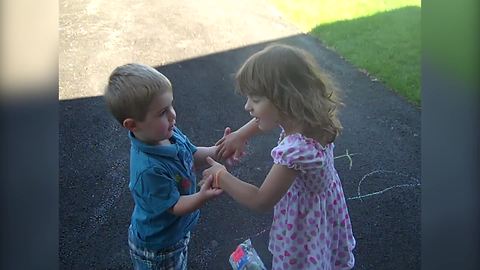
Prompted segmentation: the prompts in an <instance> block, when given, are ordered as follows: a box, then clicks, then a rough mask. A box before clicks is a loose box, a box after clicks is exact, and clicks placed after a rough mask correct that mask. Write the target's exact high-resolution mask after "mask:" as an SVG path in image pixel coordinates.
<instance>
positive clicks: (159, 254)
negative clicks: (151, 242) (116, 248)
mask: <svg viewBox="0 0 480 270" xmlns="http://www.w3.org/2000/svg"><path fill="white" fill-rule="evenodd" d="M188 242H190V232H188V233H187V234H186V235H185V237H184V238H183V239H182V240H180V241H178V242H177V243H176V244H175V245H173V246H171V247H167V248H163V249H160V250H155V251H151V250H147V249H142V248H138V247H136V246H135V244H134V243H133V242H132V241H131V240H130V237H129V238H128V246H129V247H130V258H131V259H132V263H133V269H135V270H147V269H148V270H186V269H187V255H188Z"/></svg>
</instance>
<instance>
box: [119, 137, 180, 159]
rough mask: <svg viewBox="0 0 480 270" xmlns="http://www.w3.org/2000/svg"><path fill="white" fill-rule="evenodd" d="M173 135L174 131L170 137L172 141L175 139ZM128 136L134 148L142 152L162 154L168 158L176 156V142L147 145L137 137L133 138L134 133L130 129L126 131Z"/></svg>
mask: <svg viewBox="0 0 480 270" xmlns="http://www.w3.org/2000/svg"><path fill="white" fill-rule="evenodd" d="M175 135H176V133H175V132H174V133H173V136H172V137H171V139H172V140H173V141H174V142H175V141H177V138H176V136H175ZM128 137H129V138H130V141H131V142H132V146H134V147H135V148H138V149H139V150H140V151H142V152H145V153H148V154H151V155H157V156H164V157H168V158H175V157H177V154H178V147H177V144H176V143H173V144H171V145H148V144H146V143H144V142H142V141H140V140H138V139H137V138H135V135H134V134H133V132H131V131H129V132H128Z"/></svg>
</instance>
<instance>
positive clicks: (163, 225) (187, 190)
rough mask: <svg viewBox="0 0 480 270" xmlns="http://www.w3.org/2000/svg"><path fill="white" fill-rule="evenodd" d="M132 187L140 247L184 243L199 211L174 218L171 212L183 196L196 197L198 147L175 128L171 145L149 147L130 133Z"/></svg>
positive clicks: (132, 226) (136, 237)
mask: <svg viewBox="0 0 480 270" xmlns="http://www.w3.org/2000/svg"><path fill="white" fill-rule="evenodd" d="M129 137H130V141H131V148H130V184H129V188H130V191H131V193H132V196H133V200H134V202H135V207H134V209H133V213H132V219H131V229H132V231H133V234H134V238H135V239H133V240H134V242H135V245H136V246H138V247H142V248H146V249H153V250H155V249H161V248H165V247H169V246H172V245H174V244H175V243H177V242H178V241H179V240H181V239H182V238H183V237H184V236H185V235H186V234H187V232H189V231H190V230H192V229H193V227H194V226H195V225H196V223H197V221H198V218H199V215H200V210H196V211H194V212H192V213H190V214H187V215H184V216H175V215H173V214H171V213H170V212H169V211H168V209H169V208H170V207H172V206H174V205H175V204H176V203H177V201H178V199H179V198H180V196H181V195H189V194H194V193H195V191H196V186H197V181H196V176H195V171H194V167H193V166H194V165H193V163H194V159H193V154H194V153H195V152H196V151H197V148H196V147H195V146H194V145H193V144H192V143H191V142H190V141H189V140H188V138H187V137H186V136H185V135H184V134H183V133H182V132H181V131H180V130H179V129H178V128H176V127H175V128H174V131H173V136H172V137H171V138H170V141H171V143H172V144H171V145H148V144H145V143H143V142H141V141H139V140H137V139H136V138H135V136H134V135H133V133H132V132H129Z"/></svg>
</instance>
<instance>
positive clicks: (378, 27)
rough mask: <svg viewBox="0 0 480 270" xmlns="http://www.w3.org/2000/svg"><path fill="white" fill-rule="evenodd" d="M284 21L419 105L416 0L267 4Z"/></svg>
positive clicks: (275, 0) (283, 0)
mask: <svg viewBox="0 0 480 270" xmlns="http://www.w3.org/2000/svg"><path fill="white" fill-rule="evenodd" d="M270 1H271V2H272V3H273V4H274V5H275V6H276V7H277V9H279V11H280V12H282V13H283V14H284V15H285V17H286V18H288V19H290V20H291V21H292V22H293V23H295V24H297V25H298V26H299V27H301V28H302V29H303V30H304V31H305V32H308V33H310V34H312V35H314V36H316V37H318V38H319V39H320V40H322V41H323V42H324V43H325V44H326V45H327V46H328V47H330V48H332V49H334V50H335V51H337V52H338V53H339V54H341V55H342V56H343V57H345V58H346V59H347V60H348V61H349V62H351V63H352V64H354V65H355V66H357V67H358V68H359V69H365V70H367V71H368V73H370V74H371V75H373V76H374V77H376V78H377V79H379V80H380V81H382V82H383V83H384V84H385V85H387V86H388V87H390V88H392V89H393V90H394V91H396V92H398V93H399V94H400V95H402V96H404V97H406V98H407V99H408V100H409V101H411V102H412V103H414V104H415V105H420V48H421V42H420V41H421V37H420V13H421V8H420V0H397V1H394V0H391V1H386V0H385V1H381V0H363V1H361V0H359V1H351V0H350V1H349V0H336V1H331V0H325V1H318V0H297V1H289V0H270Z"/></svg>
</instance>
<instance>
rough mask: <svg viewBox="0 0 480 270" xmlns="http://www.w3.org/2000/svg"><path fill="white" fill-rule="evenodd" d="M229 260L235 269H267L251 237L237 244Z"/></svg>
mask: <svg viewBox="0 0 480 270" xmlns="http://www.w3.org/2000/svg"><path fill="white" fill-rule="evenodd" d="M229 261H230V265H231V266H232V267H233V270H267V268H265V265H264V264H263V262H262V260H261V259H260V257H259V256H258V254H257V251H255V249H254V248H253V246H252V241H250V239H247V240H245V242H243V243H241V244H240V245H238V246H237V249H235V251H234V252H233V253H232V254H231V255H230V259H229Z"/></svg>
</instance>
